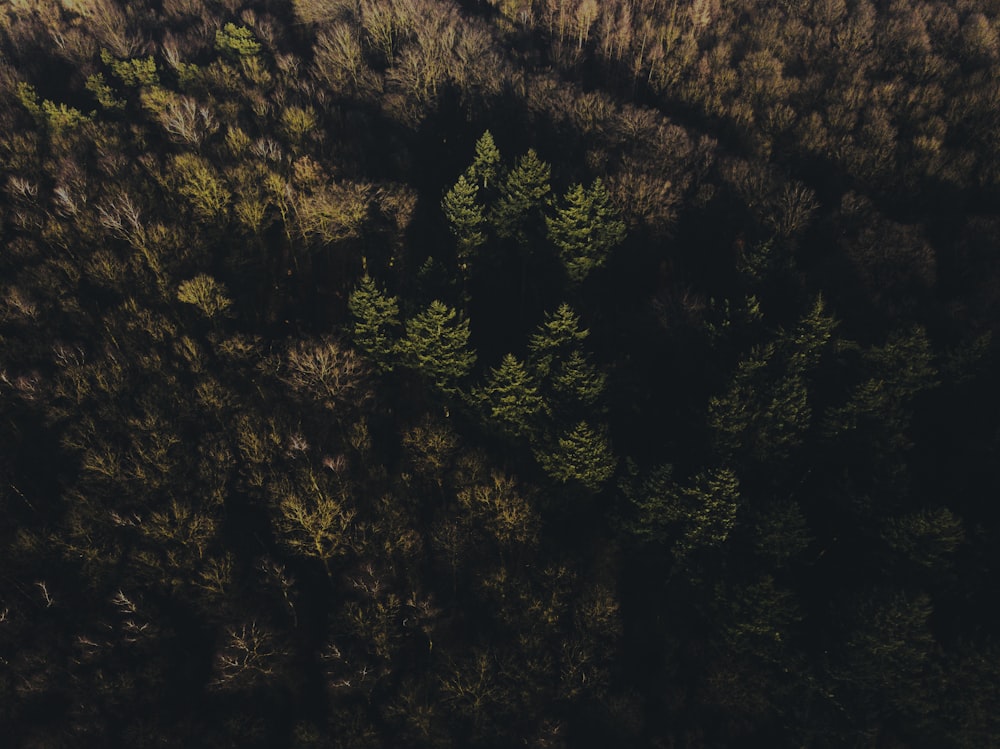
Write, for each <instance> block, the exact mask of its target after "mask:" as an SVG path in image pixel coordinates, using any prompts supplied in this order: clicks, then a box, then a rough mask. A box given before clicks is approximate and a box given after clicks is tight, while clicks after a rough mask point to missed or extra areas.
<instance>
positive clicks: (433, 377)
mask: <svg viewBox="0 0 1000 749" xmlns="http://www.w3.org/2000/svg"><path fill="white" fill-rule="evenodd" d="M399 352H400V357H401V358H400V361H402V363H403V364H405V365H406V366H407V367H409V368H410V369H413V370H416V371H417V372H418V373H420V375H422V376H423V377H425V378H426V379H427V380H429V381H430V382H431V383H432V384H434V386H435V387H437V388H438V389H439V390H442V391H444V392H452V391H454V389H455V386H456V384H457V382H458V381H459V380H461V379H462V378H464V377H465V376H466V375H467V374H469V372H470V371H471V370H472V367H473V365H474V364H475V363H476V353H475V351H473V350H472V349H471V348H469V321H468V320H466V319H464V318H462V317H460V316H459V314H458V312H456V311H455V310H454V309H452V308H451V307H449V306H447V305H446V304H444V303H443V302H440V301H438V300H435V301H433V302H431V303H430V305H429V306H428V307H427V309H425V310H424V311H423V312H420V313H419V314H417V315H416V316H415V317H412V318H411V319H409V320H407V321H406V336H405V337H404V338H403V340H401V341H400V343H399Z"/></svg>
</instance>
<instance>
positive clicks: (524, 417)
mask: <svg viewBox="0 0 1000 749" xmlns="http://www.w3.org/2000/svg"><path fill="white" fill-rule="evenodd" d="M482 399H483V408H484V410H485V411H486V417H487V419H489V420H490V421H491V422H492V423H494V424H496V425H497V426H499V427H500V429H501V430H503V431H504V432H506V433H507V434H509V435H511V436H513V437H523V436H528V435H530V434H531V433H532V431H533V422H534V420H535V417H537V416H538V415H539V414H540V413H542V412H543V411H544V410H545V401H544V400H542V397H541V396H540V395H539V393H538V385H537V383H536V382H535V381H534V378H533V377H532V376H531V373H530V372H529V371H528V368H527V367H525V365H524V363H523V362H521V361H519V360H518V359H517V357H515V356H514V355H513V354H507V355H506V356H504V358H503V361H502V362H501V363H500V366H499V367H496V368H495V369H493V370H491V371H490V375H489V378H488V380H487V383H486V387H485V388H483V391H482Z"/></svg>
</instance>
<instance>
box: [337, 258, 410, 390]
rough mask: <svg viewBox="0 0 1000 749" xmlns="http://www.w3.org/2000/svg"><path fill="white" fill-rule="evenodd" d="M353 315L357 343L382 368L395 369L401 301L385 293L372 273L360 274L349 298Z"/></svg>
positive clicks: (353, 330)
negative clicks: (358, 280)
mask: <svg viewBox="0 0 1000 749" xmlns="http://www.w3.org/2000/svg"><path fill="white" fill-rule="evenodd" d="M348 307H349V309H350V311H351V316H352V317H353V318H354V324H353V326H352V334H353V339H354V344H355V345H356V346H357V347H358V348H359V349H361V350H362V351H363V352H365V353H366V354H367V355H368V356H369V357H370V358H371V359H372V361H373V362H375V364H376V366H378V367H379V368H380V369H382V370H383V371H392V368H393V367H394V366H395V361H396V360H395V354H396V349H397V346H398V343H399V334H400V331H399V327H400V325H399V304H398V302H397V301H396V297H390V296H386V295H385V294H384V293H383V292H382V291H381V290H379V288H378V286H376V284H375V281H374V280H373V279H372V277H371V276H369V275H367V274H366V275H365V276H363V277H362V278H361V281H360V283H359V284H358V287H357V288H356V289H355V290H354V291H353V292H352V293H351V296H350V299H349V300H348Z"/></svg>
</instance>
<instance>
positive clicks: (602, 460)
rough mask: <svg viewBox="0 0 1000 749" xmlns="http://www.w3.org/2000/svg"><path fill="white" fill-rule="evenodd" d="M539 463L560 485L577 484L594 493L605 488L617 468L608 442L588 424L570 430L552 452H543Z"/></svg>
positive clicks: (580, 424) (584, 423) (581, 424)
mask: <svg viewBox="0 0 1000 749" xmlns="http://www.w3.org/2000/svg"><path fill="white" fill-rule="evenodd" d="M538 462H539V463H541V465H542V468H544V469H545V472H546V473H547V474H548V475H549V476H550V477H551V478H552V479H554V480H555V481H557V482H558V483H561V484H567V483H576V484H579V485H581V486H583V487H584V488H586V489H588V490H590V491H592V492H596V491H599V490H600V489H601V487H602V486H603V485H604V484H605V483H606V482H607V480H608V479H610V478H611V476H612V474H614V472H615V466H616V465H617V460H616V458H615V456H614V454H613V453H612V452H611V447H610V446H609V445H608V441H607V439H606V438H605V437H604V435H602V434H601V433H600V432H598V431H596V430H594V429H593V428H592V427H591V426H590V425H589V424H587V422H585V421H581V422H579V423H578V424H577V425H576V426H574V427H573V428H572V429H570V430H569V431H567V432H566V433H565V434H564V435H563V436H562V437H560V438H559V439H558V440H557V441H556V444H555V445H554V447H553V448H552V449H551V450H548V451H541V452H539V453H538Z"/></svg>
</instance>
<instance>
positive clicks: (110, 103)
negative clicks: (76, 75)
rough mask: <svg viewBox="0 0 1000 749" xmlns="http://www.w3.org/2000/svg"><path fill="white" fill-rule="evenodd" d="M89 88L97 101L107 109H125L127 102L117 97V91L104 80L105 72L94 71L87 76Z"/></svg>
mask: <svg viewBox="0 0 1000 749" xmlns="http://www.w3.org/2000/svg"><path fill="white" fill-rule="evenodd" d="M86 87H87V90H88V91H90V92H91V93H92V94H93V95H94V98H95V99H97V103H98V104H100V105H101V106H102V107H104V108H105V109H108V110H111V111H121V110H123V109H125V102H124V101H123V100H122V99H118V98H117V97H115V92H114V90H113V89H112V88H111V86H109V85H108V84H107V81H105V80H104V74H103V73H94V74H93V75H90V76H87V84H86Z"/></svg>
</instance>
